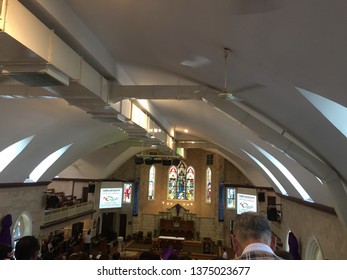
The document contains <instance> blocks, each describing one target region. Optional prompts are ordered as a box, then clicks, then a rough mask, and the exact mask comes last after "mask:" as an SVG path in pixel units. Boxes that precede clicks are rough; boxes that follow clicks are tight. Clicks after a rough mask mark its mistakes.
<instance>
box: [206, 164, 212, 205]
mask: <svg viewBox="0 0 347 280" xmlns="http://www.w3.org/2000/svg"><path fill="white" fill-rule="evenodd" d="M211 181H212V171H211V168H210V167H207V170H206V202H207V203H211V198H212V188H211V187H212V182H211Z"/></svg>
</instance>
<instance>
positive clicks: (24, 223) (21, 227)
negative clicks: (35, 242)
mask: <svg viewBox="0 0 347 280" xmlns="http://www.w3.org/2000/svg"><path fill="white" fill-rule="evenodd" d="M32 232H33V223H32V218H31V215H30V214H29V213H28V212H26V211H24V212H23V213H22V214H20V215H19V217H18V218H17V220H16V222H15V223H14V225H13V229H12V243H13V247H15V244H16V242H17V241H18V240H19V239H20V238H21V237H23V236H27V235H32Z"/></svg>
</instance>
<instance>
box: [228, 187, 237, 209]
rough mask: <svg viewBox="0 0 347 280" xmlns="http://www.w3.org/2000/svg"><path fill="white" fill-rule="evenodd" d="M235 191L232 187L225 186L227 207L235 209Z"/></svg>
mask: <svg viewBox="0 0 347 280" xmlns="http://www.w3.org/2000/svg"><path fill="white" fill-rule="evenodd" d="M235 193H236V191H235V189H234V188H227V208H230V209H235V206H236V194H235Z"/></svg>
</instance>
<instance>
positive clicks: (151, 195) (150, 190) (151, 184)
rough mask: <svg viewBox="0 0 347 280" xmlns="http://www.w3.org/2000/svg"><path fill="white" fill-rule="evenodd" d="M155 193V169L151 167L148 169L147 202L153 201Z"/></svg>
mask: <svg viewBox="0 0 347 280" xmlns="http://www.w3.org/2000/svg"><path fill="white" fill-rule="evenodd" d="M154 191H155V167H154V165H152V166H151V168H150V169H149V180H148V200H154Z"/></svg>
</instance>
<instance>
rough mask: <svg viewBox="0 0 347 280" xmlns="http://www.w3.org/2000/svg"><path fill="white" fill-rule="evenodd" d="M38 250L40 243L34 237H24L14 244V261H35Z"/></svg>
mask: <svg viewBox="0 0 347 280" xmlns="http://www.w3.org/2000/svg"><path fill="white" fill-rule="evenodd" d="M39 250H40V243H39V241H38V240H37V239H36V238H35V237H34V236H24V237H22V238H21V239H19V240H18V242H17V243H16V250H15V257H16V260H35V259H36V258H37V254H38V252H39Z"/></svg>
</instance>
